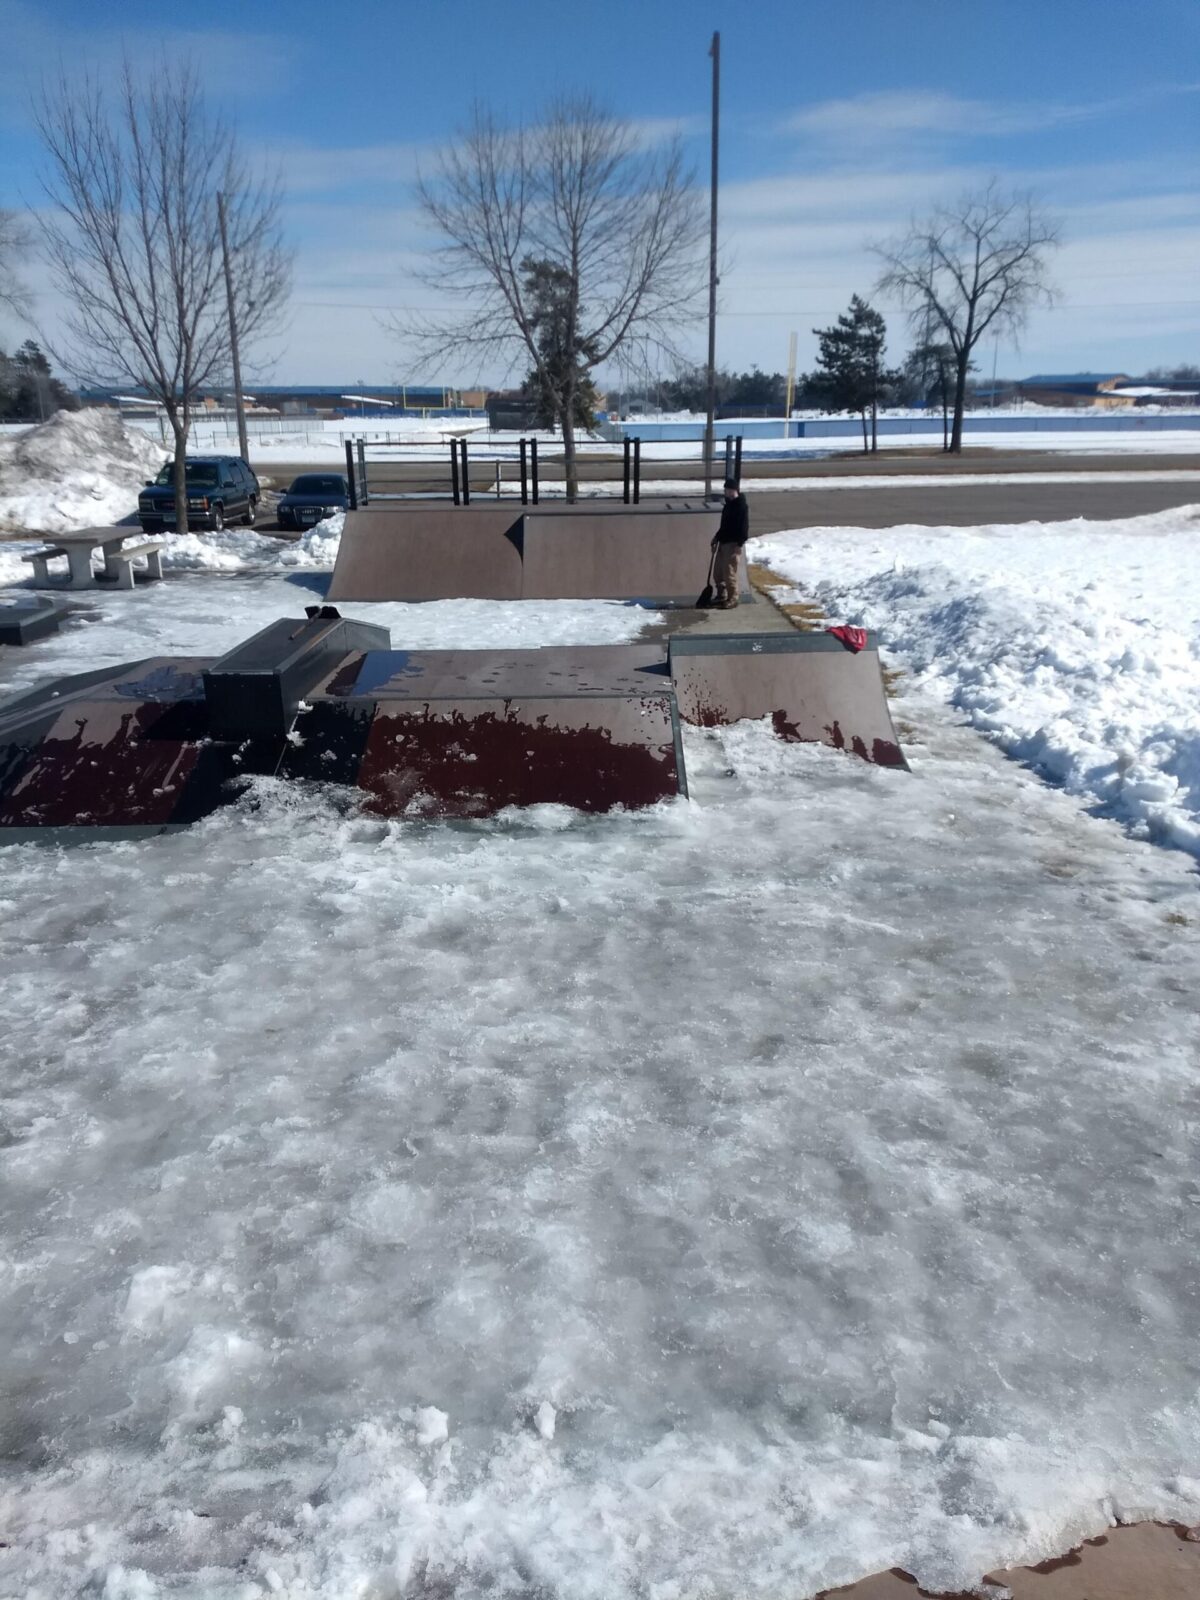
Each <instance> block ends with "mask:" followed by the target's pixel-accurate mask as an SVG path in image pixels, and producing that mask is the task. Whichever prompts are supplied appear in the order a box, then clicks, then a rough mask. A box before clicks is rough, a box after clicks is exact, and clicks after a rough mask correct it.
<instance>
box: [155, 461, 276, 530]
mask: <svg viewBox="0 0 1200 1600" xmlns="http://www.w3.org/2000/svg"><path fill="white" fill-rule="evenodd" d="M185 470H186V472H187V520H188V527H189V528H211V529H212V531H213V532H214V533H219V532H220V531H221V529H222V528H223V527H225V525H226V524H227V523H230V522H244V523H245V524H246V525H247V527H253V526H254V518H255V515H256V513H257V511H258V502H259V498H260V496H261V494H262V491H261V490H260V488H259V486H258V479H257V478H256V477H255V476H254V474H253V472H252V471H251V470H250V468H249V467H248V466H247V464H246V463H245V462H244V461H243V460H242V458H241V456H188V457H187V458H186V461H185ZM138 521H139V522H140V523H141V525H142V529H143V531H144V532H145V533H161V532H162V531H163V529H164V528H169V527H174V526H175V522H176V517H175V463H174V462H173V461H168V462H167V464H166V466H165V467H163V469H162V471H161V472H160V473H159V475H158V477H157V478H153V479H147V482H146V487H145V488H144V489H143V490H142V492H141V493H140V494H139V495H138Z"/></svg>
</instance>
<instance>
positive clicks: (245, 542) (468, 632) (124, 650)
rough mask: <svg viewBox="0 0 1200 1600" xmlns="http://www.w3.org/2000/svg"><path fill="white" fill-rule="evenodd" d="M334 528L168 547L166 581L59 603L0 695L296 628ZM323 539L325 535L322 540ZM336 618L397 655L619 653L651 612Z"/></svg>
mask: <svg viewBox="0 0 1200 1600" xmlns="http://www.w3.org/2000/svg"><path fill="white" fill-rule="evenodd" d="M340 524H341V518H340V517H338V518H331V519H330V520H329V521H328V522H325V523H319V524H318V526H317V527H316V528H315V529H313V530H312V532H311V533H308V534H306V535H305V536H304V538H303V539H301V540H299V541H297V542H296V543H294V544H283V543H281V542H280V541H279V540H278V539H265V538H263V537H261V536H260V535H258V534H254V533H250V532H248V531H242V530H234V531H230V532H228V533H225V534H221V535H216V534H207V535H202V536H201V535H196V534H183V535H179V536H175V535H168V536H167V539H166V549H165V550H164V552H163V558H164V559H163V565H164V568H165V569H166V571H167V572H168V574H169V577H168V578H167V580H166V581H165V582H163V583H156V584H144V585H143V584H139V585H138V587H137V588H135V589H134V590H132V591H120V590H115V589H105V590H97V591H96V592H95V593H94V594H93V593H92V591H90V590H86V591H81V592H74V593H68V592H63V594H62V596H61V597H62V598H63V599H65V600H67V601H69V602H70V603H71V605H72V606H73V607H74V608H75V609H74V610H73V611H72V613H71V615H70V617H69V619H68V620H67V622H66V623H65V625H64V626H63V628H62V630H61V632H59V633H58V634H55V635H52V636H51V637H50V638H48V639H44V640H41V641H39V642H38V643H37V644H36V645H34V646H32V647H30V648H28V649H24V650H9V651H0V695H4V694H10V693H15V692H17V691H18V690H21V689H25V688H29V687H31V686H32V685H34V684H36V683H38V682H39V681H40V680H41V679H43V678H46V677H50V676H53V675H54V674H56V673H68V672H86V671H89V670H91V669H93V668H97V667H105V666H115V665H117V664H119V663H120V662H123V661H136V660H138V659H139V658H141V657H143V656H151V655H167V654H179V655H222V654H224V652H225V651H227V650H230V649H232V647H233V646H234V645H236V644H238V643H239V642H240V641H241V640H243V639H247V638H249V637H250V635H251V634H253V633H256V632H257V631H258V630H259V629H260V628H265V627H266V626H267V624H268V623H271V622H274V621H275V620H276V619H277V618H278V617H285V616H291V617H303V615H304V608H305V606H310V605H318V604H320V603H321V602H322V601H323V599H324V594H325V590H326V588H327V587H328V580H329V573H328V571H320V570H317V565H316V564H317V563H321V564H323V565H326V566H332V563H333V561H334V559H335V558H336V555H337V545H338V538H339V534H340ZM327 530H328V531H327ZM23 548H26V547H25V546H24V545H17V546H13V545H0V588H2V587H3V585H4V584H5V583H8V584H10V585H12V586H13V587H14V588H15V587H16V585H17V582H18V577H17V574H18V572H20V573H22V574H23V573H25V572H27V571H28V568H26V567H23V565H22V563H21V560H20V553H19V552H20V550H21V549H23ZM338 610H339V611H340V612H341V613H342V615H343V616H346V617H360V618H362V619H363V620H364V621H369V622H375V623H378V624H380V625H381V626H382V627H386V628H388V629H389V630H390V632H391V636H392V643H393V645H394V646H395V647H396V648H397V649H400V648H407V649H410V650H461V649H472V648H474V649H494V650H500V649H504V648H507V647H510V646H511V647H524V648H529V647H540V646H545V645H567V644H624V643H625V642H626V641H627V640H631V639H635V638H637V636H638V635H639V634H640V633H641V631H642V630H643V628H645V627H646V626H647V625H648V624H649V623H651V622H656V621H658V620H659V618H658V613H657V612H650V611H644V610H641V609H639V608H638V607H636V606H626V605H621V604H618V603H616V602H613V601H608V600H585V601H571V600H537V601H511V602H505V601H499V602H493V601H488V600H441V601H438V602H437V603H436V604H433V605H405V604H371V603H368V602H357V601H340V602H339V603H338Z"/></svg>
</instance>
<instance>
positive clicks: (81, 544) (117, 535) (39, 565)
mask: <svg viewBox="0 0 1200 1600" xmlns="http://www.w3.org/2000/svg"><path fill="white" fill-rule="evenodd" d="M137 531H138V530H137V529H133V528H117V527H111V528H76V529H73V530H72V531H71V532H70V533H55V534H51V535H48V536H47V538H46V543H45V546H44V547H43V548H42V549H41V550H35V551H34V552H33V553H32V555H29V556H27V557H26V560H28V561H32V563H33V572H34V581H35V582H36V583H39V584H42V585H47V584H49V583H50V572H49V568H48V566H47V563H48V562H50V561H52V560H53V559H54V557H55V555H57V554H58V553H60V552H61V553H63V554H65V556H66V558H67V564H68V566H69V568H70V572H69V575H68V578H67V582H66V588H68V589H91V588H92V587H94V586H95V584H96V582H97V579H96V577H95V576H94V575H93V572H92V552H93V551H95V550H100V551H102V552H103V555H104V573H103V576H104V577H105V578H109V579H116V580H117V581H118V582H120V581H121V578H122V573H123V569H124V568H126V567H128V568H129V575H130V576H132V566H131V562H130V557H131V556H132V555H133V554H138V555H145V556H146V557H147V558H148V560H149V563H150V571H151V574H152V575H153V576H154V577H158V578H161V577H162V562H161V559H160V558H159V555H158V552H159V550H160V549H161V548H162V540H161V539H147V540H143V541H141V542H140V543H139V544H137V545H136V546H133V547H131V549H130V550H127V551H125V559H124V560H121V559H119V553H120V552H121V551H122V549H123V547H124V545H125V541H126V539H128V538H130V537H131V536H132V535H135V534H136V533H137ZM129 587H132V584H130V585H129Z"/></svg>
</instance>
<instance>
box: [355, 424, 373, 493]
mask: <svg viewBox="0 0 1200 1600" xmlns="http://www.w3.org/2000/svg"><path fill="white" fill-rule="evenodd" d="M358 476H359V481H360V485H361V486H360V489H359V494H360V495H361V497H362V503H363V505H369V504H370V503H371V486H370V484H369V483H368V482H367V447H366V445H365V444H364V442H363V441H362V440H361V439H360V440H359V441H358Z"/></svg>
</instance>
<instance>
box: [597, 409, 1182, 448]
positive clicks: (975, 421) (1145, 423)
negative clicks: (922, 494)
mask: <svg viewBox="0 0 1200 1600" xmlns="http://www.w3.org/2000/svg"><path fill="white" fill-rule="evenodd" d="M617 427H619V428H620V429H621V431H622V433H624V434H626V435H627V436H628V437H629V438H631V439H632V438H638V439H642V440H643V441H645V442H646V443H648V444H649V443H656V442H659V441H661V440H668V439H695V438H696V435H697V431H700V432H703V423H701V424H697V423H695V422H643V421H641V420H640V419H639V418H637V417H632V418H630V419H629V420H627V421H625V422H619V423H617ZM785 427H786V431H785ZM1178 428H1183V429H1191V430H1192V431H1200V412H1196V411H1172V412H1170V413H1160V414H1158V415H1156V416H1129V415H1121V416H1119V417H1115V416H1111V415H1109V416H1105V415H1103V414H1100V415H1089V416H1086V417H1012V416H1009V417H993V416H990V415H988V414H987V413H986V412H978V411H975V412H971V413H970V414H968V415H967V416H965V417H964V418H963V432H964V433H1159V432H1165V431H1168V430H1171V429H1178ZM716 434H717V437H718V439H723V438H724V437H725V435H726V434H733V435H734V437H737V436H739V435H740V436H741V438H743V439H779V440H783V439H785V438H786V439H861V438H862V425H861V423H860V422H859V421H858V420H857V418H852V417H816V418H805V419H803V420H801V419H800V418H793V419H792V420H791V421H790V422H788V423H787V424H786V425H785V423H784V420H783V418H782V417H768V418H766V419H763V418H760V417H747V418H745V419H740V418H737V417H730V418H728V419H726V418H722V419H721V421H719V422H718V423H717V424H716ZM888 434H928V435H929V436H930V437H936V438H938V439H940V438H941V437H942V419H941V415H940V414H939V415H937V416H926V417H880V419H879V436H880V438H883V437H884V436H885V435H888Z"/></svg>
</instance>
